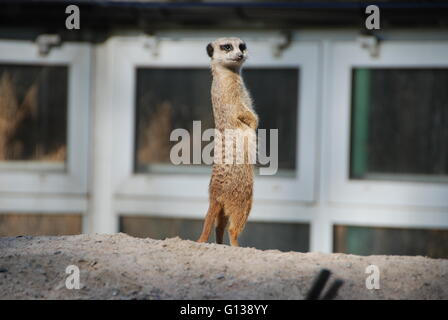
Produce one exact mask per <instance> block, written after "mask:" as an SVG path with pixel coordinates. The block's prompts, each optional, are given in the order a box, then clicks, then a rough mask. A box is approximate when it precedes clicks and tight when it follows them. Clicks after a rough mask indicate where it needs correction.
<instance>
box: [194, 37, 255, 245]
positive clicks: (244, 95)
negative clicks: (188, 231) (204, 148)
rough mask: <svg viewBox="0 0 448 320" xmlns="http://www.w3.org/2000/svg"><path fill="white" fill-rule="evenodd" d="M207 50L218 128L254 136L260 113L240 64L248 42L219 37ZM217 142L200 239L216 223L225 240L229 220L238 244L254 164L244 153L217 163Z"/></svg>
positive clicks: (247, 210)
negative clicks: (239, 160)
mask: <svg viewBox="0 0 448 320" xmlns="http://www.w3.org/2000/svg"><path fill="white" fill-rule="evenodd" d="M207 53H208V55H209V56H210V58H211V70H212V76H213V82H212V88H211V96H212V104H213V116H214V119H215V129H216V130H217V132H219V133H220V134H221V136H224V131H225V130H226V129H233V130H235V129H240V130H244V131H246V132H247V130H249V132H250V133H252V134H253V137H255V130H256V129H257V126H258V117H257V115H256V113H255V112H254V110H253V107H252V100H251V98H250V95H249V92H248V91H247V89H246V87H245V85H244V82H243V79H242V77H241V67H242V65H243V63H244V61H245V60H246V59H247V48H246V44H245V43H244V42H243V41H242V40H241V39H238V38H220V39H217V40H215V41H213V42H212V43H209V44H208V45H207ZM216 143H217V142H216V137H215V155H214V156H215V163H214V164H213V169H212V176H211V179H210V185H209V201H210V205H209V209H208V212H207V215H206V217H205V221H204V227H203V230H202V234H201V236H200V238H199V240H198V242H206V241H207V240H208V238H209V236H210V233H211V230H212V227H213V224H214V223H216V228H215V230H216V242H217V243H223V237H224V230H225V228H226V226H227V223H228V222H229V220H230V225H229V229H228V231H229V238H230V243H231V245H233V246H238V236H239V234H240V233H241V231H242V230H243V229H244V226H245V224H246V221H247V218H248V216H249V213H250V210H251V207H252V194H253V181H254V173H253V166H252V164H251V163H250V161H246V160H247V159H246V157H245V156H244V161H243V162H244V163H242V164H238V163H233V164H224V163H219V162H218V163H217V161H216V157H217V149H216ZM249 144H250V142H249ZM234 150H236V149H235V148H234ZM245 150H246V149H245ZM237 152H238V151H237ZM243 152H245V151H243ZM221 159H222V158H221Z"/></svg>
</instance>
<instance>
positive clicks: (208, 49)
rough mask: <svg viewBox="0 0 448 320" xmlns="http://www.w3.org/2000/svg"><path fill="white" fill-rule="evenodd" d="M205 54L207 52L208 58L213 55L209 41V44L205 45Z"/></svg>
mask: <svg viewBox="0 0 448 320" xmlns="http://www.w3.org/2000/svg"><path fill="white" fill-rule="evenodd" d="M207 54H208V56H209V57H210V58H211V57H213V46H212V44H211V43H209V44H208V45H207Z"/></svg>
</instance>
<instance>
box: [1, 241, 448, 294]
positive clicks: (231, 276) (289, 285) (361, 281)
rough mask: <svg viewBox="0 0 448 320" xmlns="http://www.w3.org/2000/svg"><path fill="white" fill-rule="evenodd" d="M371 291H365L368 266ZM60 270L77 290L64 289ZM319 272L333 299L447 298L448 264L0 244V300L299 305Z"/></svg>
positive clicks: (143, 246)
mask: <svg viewBox="0 0 448 320" xmlns="http://www.w3.org/2000/svg"><path fill="white" fill-rule="evenodd" d="M370 264H374V265H377V266H378V267H379V269H380V272H381V273H380V286H381V288H380V289H379V290H374V289H373V290H368V289H366V285H365V280H366V277H367V276H368V274H366V273H365V269H366V267H367V266H368V265H370ZM68 265H76V266H78V267H79V269H80V282H81V288H80V289H79V290H76V289H73V290H69V289H67V288H66V286H65V282H66V278H67V277H68V275H67V274H66V273H65V271H66V267H67V266H68ZM321 268H328V269H330V270H331V271H332V272H333V275H332V277H331V279H334V278H335V277H338V278H341V279H344V280H345V284H344V285H343V287H342V288H341V290H340V291H339V294H338V296H337V299H448V260H442V259H429V258H424V257H405V256H368V257H361V256H354V255H345V254H321V253H297V252H280V251H276V250H268V251H261V250H256V249H253V248H233V247H229V246H226V245H216V244H198V243H195V242H192V241H186V240H181V239H179V238H171V239H166V240H153V239H139V238H133V237H130V236H127V235H125V234H116V235H79V236H64V237H28V236H27V237H15V238H0V299H303V298H304V296H305V295H306V293H307V291H308V289H309V288H310V286H311V284H312V282H313V279H314V278H315V276H316V275H317V273H318V272H319V270H320V269H321Z"/></svg>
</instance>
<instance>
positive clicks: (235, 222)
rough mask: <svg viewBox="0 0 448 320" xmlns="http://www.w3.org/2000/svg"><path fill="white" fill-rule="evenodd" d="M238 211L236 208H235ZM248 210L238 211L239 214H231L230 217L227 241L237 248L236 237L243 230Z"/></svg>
mask: <svg viewBox="0 0 448 320" xmlns="http://www.w3.org/2000/svg"><path fill="white" fill-rule="evenodd" d="M235 209H236V210H238V209H237V208H235ZM248 213H249V210H244V209H239V212H232V213H230V214H229V216H230V226H229V239H230V244H231V245H232V246H235V247H238V246H239V244H238V236H239V235H240V234H241V232H242V231H243V229H244V226H245V224H246V220H247V216H248Z"/></svg>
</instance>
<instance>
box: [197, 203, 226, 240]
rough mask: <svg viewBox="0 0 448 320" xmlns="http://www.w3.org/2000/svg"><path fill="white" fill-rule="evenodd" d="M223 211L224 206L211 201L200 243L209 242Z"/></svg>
mask: <svg viewBox="0 0 448 320" xmlns="http://www.w3.org/2000/svg"><path fill="white" fill-rule="evenodd" d="M221 210H222V206H221V205H220V204H219V203H218V202H217V201H214V200H210V207H209V208H208V211H207V215H206V216H205V221H204V227H203V229H202V234H201V236H200V237H199V239H198V242H207V240H208V238H209V237H210V233H211V232H212V227H213V225H214V222H215V220H216V218H217V216H218V214H219V212H220V211H221Z"/></svg>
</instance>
